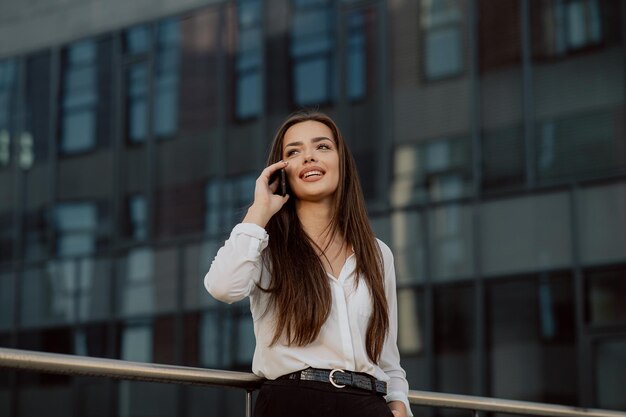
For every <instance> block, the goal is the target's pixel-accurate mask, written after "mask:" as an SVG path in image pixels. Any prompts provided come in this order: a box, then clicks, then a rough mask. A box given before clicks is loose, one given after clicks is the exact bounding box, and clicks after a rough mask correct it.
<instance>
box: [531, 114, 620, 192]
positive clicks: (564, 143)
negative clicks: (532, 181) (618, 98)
mask: <svg viewBox="0 0 626 417" xmlns="http://www.w3.org/2000/svg"><path fill="white" fill-rule="evenodd" d="M615 114H616V113H615V110H614V108H613V107H610V108H607V109H606V110H604V111H592V112H591V111H590V112H585V113H579V114H574V115H570V114H568V115H566V116H564V117H561V118H559V119H554V120H547V121H544V122H542V123H540V124H539V129H538V132H537V145H536V148H537V157H536V158H537V169H538V176H539V179H541V180H545V181H555V180H559V181H563V180H565V179H569V178H584V177H590V176H597V175H609V174H611V173H614V172H618V171H620V170H621V169H623V168H624V167H625V166H624V158H623V156H622V155H621V154H620V149H623V146H624V143H625V139H624V137H623V135H621V134H620V132H619V131H618V123H617V122H616V120H615Z"/></svg>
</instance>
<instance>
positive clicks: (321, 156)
mask: <svg viewBox="0 0 626 417" xmlns="http://www.w3.org/2000/svg"><path fill="white" fill-rule="evenodd" d="M282 158H283V160H284V161H289V165H287V168H285V171H286V173H287V181H288V182H289V187H290V188H291V191H292V193H293V194H294V196H295V197H296V198H298V199H299V200H304V201H323V200H325V199H327V200H328V201H329V202H330V201H331V198H332V196H333V194H334V193H335V191H336V190H337V186H338V185H339V153H338V150H337V144H336V143H335V137H334V136H333V133H332V131H331V130H330V128H329V127H328V126H326V125H325V124H324V123H320V122H316V121H313V120H307V121H306V122H301V123H298V124H295V125H293V126H291V127H290V128H289V129H287V131H286V132H285V136H284V137H283V154H282Z"/></svg>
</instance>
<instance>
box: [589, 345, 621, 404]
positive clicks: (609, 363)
mask: <svg viewBox="0 0 626 417" xmlns="http://www.w3.org/2000/svg"><path fill="white" fill-rule="evenodd" d="M594 366H595V372H594V384H593V386H594V387H595V391H596V392H595V394H596V404H595V406H597V407H599V408H605V409H608V410H626V396H625V395H624V387H626V339H606V340H602V341H600V342H598V343H597V344H596V346H595V349H594Z"/></svg>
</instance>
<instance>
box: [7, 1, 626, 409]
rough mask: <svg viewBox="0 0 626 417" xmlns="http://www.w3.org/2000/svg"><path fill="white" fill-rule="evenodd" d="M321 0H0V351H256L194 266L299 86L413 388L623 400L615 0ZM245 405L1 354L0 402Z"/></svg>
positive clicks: (622, 184)
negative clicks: (329, 134) (389, 274)
mask: <svg viewBox="0 0 626 417" xmlns="http://www.w3.org/2000/svg"><path fill="white" fill-rule="evenodd" d="M310 3H311V4H309V6H308V7H309V9H307V8H306V7H299V2H298V1H295V0H294V1H289V0H267V1H264V2H260V1H259V2H258V3H257V2H256V0H241V1H235V0H233V1H227V2H219V3H218V2H213V1H204V2H198V1H191V0H189V1H182V2H167V1H162V2H158V3H155V2H150V3H149V4H148V3H144V2H141V1H138V2H136V1H133V2H113V3H111V2H106V3H103V2H97V1H90V2H74V1H64V2H56V3H49V2H47V3H46V4H43V3H38V2H33V1H30V2H13V3H10V4H9V3H8V2H4V3H2V4H1V5H0V39H4V40H6V39H14V40H15V41H14V42H6V41H4V42H1V43H0V57H2V58H0V346H10V347H17V348H23V349H34V350H43V351H53V352H61V353H70V354H79V355H92V356H102V357H113V358H121V359H126V360H138V361H150V362H157V363H172V364H182V365H188V366H201V367H208V368H220V369H236V370H246V371H247V370H249V369H250V364H251V357H252V354H253V347H254V341H253V332H252V323H251V319H250V314H249V308H248V305H247V303H246V302H243V303H238V304H235V305H232V306H228V305H223V304H221V303H218V302H216V301H215V300H213V299H211V298H210V297H209V296H208V295H207V294H206V292H205V290H204V288H203V286H202V277H203V276H204V274H205V273H206V271H207V269H208V267H209V265H210V262H211V259H212V258H213V256H214V255H215V253H216V251H217V249H218V248H219V247H220V246H221V245H222V244H223V241H224V239H225V238H226V237H227V236H228V233H229V231H230V229H231V228H232V226H233V225H234V224H235V223H237V222H238V221H239V220H240V219H241V218H242V217H243V214H244V213H245V209H246V207H247V205H248V204H249V203H250V200H251V196H252V190H253V186H254V180H255V178H256V176H257V173H258V172H259V171H260V170H261V169H262V168H263V167H264V165H265V159H266V156H267V147H268V145H269V144H270V143H271V140H272V137H273V135H274V131H275V129H276V128H277V127H278V126H279V125H280V123H281V122H282V120H283V119H284V117H285V116H286V115H287V114H289V113H290V112H291V111H293V110H295V109H296V108H297V107H298V106H299V105H301V104H305V105H308V106H311V107H314V108H319V109H320V110H322V111H324V112H327V113H328V114H329V115H331V116H332V117H333V118H334V119H335V120H336V121H337V122H338V124H339V126H340V127H341V129H342V132H343V134H344V136H345V137H346V140H347V141H348V144H349V146H350V148H351V149H352V152H353V154H354V156H355V159H356V161H357V165H358V168H359V173H360V177H361V182H362V185H363V189H364V192H365V195H366V199H367V204H368V210H369V213H370V218H371V221H372V224H373V227H374V229H375V230H376V233H377V235H378V236H379V237H380V238H381V239H383V240H384V241H386V242H387V243H389V245H390V246H391V248H392V250H393V253H394V256H395V266H396V273H397V282H398V298H399V304H398V309H399V313H398V314H399V319H400V321H399V341H398V343H399V347H400V351H401V354H402V363H403V366H404V367H405V369H406V371H407V376H408V380H409V383H410V386H411V388H413V389H422V390H433V391H442V392H451V393H460V394H473V395H483V396H495V397H501V398H512V399H519V400H529V401H546V402H553V403H559V404H567V405H575V406H583V407H602V408H614V409H626V404H624V398H626V395H623V393H622V391H620V388H619V387H624V386H626V385H625V384H624V382H626V381H624V375H626V370H624V367H623V364H624V363H626V342H625V341H626V310H624V307H623V302H622V301H621V300H623V298H624V296H625V292H624V291H625V287H624V282H625V281H624V277H625V276H626V249H625V248H626V240H625V238H624V236H626V234H624V233H623V230H625V228H626V122H625V121H626V117H625V114H624V111H625V107H624V101H625V91H626V90H625V87H624V85H625V75H626V71H625V62H624V58H625V56H626V42H625V41H624V39H625V37H626V32H624V21H625V18H624V15H625V14H626V5H625V4H624V1H623V0H622V1H614V2H608V1H604V2H602V1H594V0H578V1H574V0H571V1H550V0H532V1H522V0H502V1H498V2H491V1H482V0H472V1H470V0H451V1H450V0H448V1H442V0H440V1H436V0H433V1H430V0H429V1H426V0H424V1H406V0H389V1H379V0H362V1H328V2H326V1H323V0H322V1H319V2H315V1H312V2H310ZM258 5H262V7H260V8H256V6H258ZM568 19H569V20H568ZM564 22H565V23H564ZM307 34H309V37H307ZM311 39H314V40H315V42H311ZM311 50H312V51H313V52H311ZM311 62H313V63H314V65H317V66H316V67H307V65H309V64H311ZM311 68H314V69H313V70H312V69H311ZM320 68H325V69H324V70H322V69H320ZM299 71H301V72H299ZM307 71H308V72H307ZM302 74H304V76H303V77H302V78H299V76H300V75H302ZM242 86H243V87H242ZM148 399H149V400H148ZM68 404H69V405H70V406H69V407H68ZM242 407H243V393H240V392H237V391H229V390H214V389H207V390H201V389H196V388H187V387H185V388H178V387H173V386H165V385H158V384H147V383H146V384H143V383H134V382H133V383H129V382H124V383H117V382H111V381H106V380H98V379H89V378H70V377H63V376H47V375H39V374H19V375H17V374H16V373H8V372H7V373H3V374H1V375H0V416H4V415H6V416H15V415H23V416H27V415H38V414H41V413H43V412H44V411H43V410H45V411H46V412H47V413H48V414H59V415H68V413H69V414H72V415H77V416H78V415H81V416H82V415H101V414H102V413H105V414H107V415H112V416H117V415H119V416H126V415H155V416H161V415H163V416H169V415H173V414H176V415H180V416H185V415H206V414H207V413H209V414H212V413H213V414H218V413H219V414H221V415H240V414H241V412H242V411H241V409H242ZM68 408H69V409H70V411H68ZM415 412H416V413H417V412H418V410H415ZM435 413H436V414H448V412H443V411H436V412H435Z"/></svg>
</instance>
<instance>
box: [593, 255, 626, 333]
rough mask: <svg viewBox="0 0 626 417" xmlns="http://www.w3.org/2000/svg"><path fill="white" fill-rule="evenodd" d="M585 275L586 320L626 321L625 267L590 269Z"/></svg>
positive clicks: (615, 322)
mask: <svg viewBox="0 0 626 417" xmlns="http://www.w3.org/2000/svg"><path fill="white" fill-rule="evenodd" d="M585 276H586V284H587V291H586V303H587V309H586V310H587V314H588V317H587V320H588V322H589V323H591V324H594V325H614V324H620V323H626V303H624V300H626V268H624V267H622V268H603V269H598V270H591V271H587V272H586V273H585Z"/></svg>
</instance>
